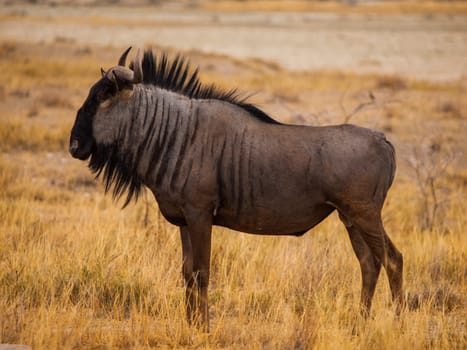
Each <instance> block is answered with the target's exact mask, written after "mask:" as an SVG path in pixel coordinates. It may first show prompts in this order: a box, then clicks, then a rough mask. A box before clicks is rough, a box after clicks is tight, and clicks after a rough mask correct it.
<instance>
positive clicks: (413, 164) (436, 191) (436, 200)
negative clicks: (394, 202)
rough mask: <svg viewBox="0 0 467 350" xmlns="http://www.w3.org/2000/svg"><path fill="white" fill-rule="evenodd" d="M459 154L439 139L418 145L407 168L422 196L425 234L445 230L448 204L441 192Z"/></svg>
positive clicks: (422, 217)
mask: <svg viewBox="0 0 467 350" xmlns="http://www.w3.org/2000/svg"><path fill="white" fill-rule="evenodd" d="M455 157H456V154H455V153H454V151H453V150H452V149H450V148H449V147H446V145H445V144H443V142H442V140H440V139H434V138H432V139H428V142H427V141H426V140H424V141H421V142H420V143H415V144H414V145H413V147H412V153H411V155H410V157H409V158H408V164H409V166H410V168H411V169H412V171H413V173H414V175H415V180H416V184H417V187H418V190H419V194H420V209H419V223H420V227H421V228H422V229H423V230H430V231H431V230H433V229H434V228H435V227H436V226H438V227H442V226H443V220H442V218H443V217H444V214H445V209H446V208H447V206H448V204H449V200H448V198H447V196H446V195H445V194H444V193H443V191H442V186H443V180H445V179H446V178H447V173H448V167H449V165H450V164H451V163H452V162H453V161H454V159H455Z"/></svg>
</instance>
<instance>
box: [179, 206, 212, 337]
mask: <svg viewBox="0 0 467 350" xmlns="http://www.w3.org/2000/svg"><path fill="white" fill-rule="evenodd" d="M185 215H186V222H187V225H186V226H183V227H181V229H180V233H181V237H182V250H183V275H184V278H185V284H186V301H185V304H186V313H187V320H188V322H189V323H190V324H192V323H195V324H197V325H199V326H201V327H202V328H204V329H205V330H206V331H207V330H209V312H208V284H209V270H210V258H211V228H212V216H211V215H210V214H208V213H206V212H203V211H199V210H189V211H187V213H186V214H185Z"/></svg>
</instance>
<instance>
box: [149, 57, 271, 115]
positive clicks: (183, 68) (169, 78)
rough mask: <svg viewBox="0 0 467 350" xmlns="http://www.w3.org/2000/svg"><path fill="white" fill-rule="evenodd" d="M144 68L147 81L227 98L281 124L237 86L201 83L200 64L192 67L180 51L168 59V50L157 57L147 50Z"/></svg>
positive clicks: (185, 92)
mask: <svg viewBox="0 0 467 350" xmlns="http://www.w3.org/2000/svg"><path fill="white" fill-rule="evenodd" d="M142 68H143V83H144V84H148V85H154V86H157V87H160V88H162V89H166V90H170V91H174V92H177V93H179V94H182V95H185V96H187V97H189V98H195V99H216V100H221V101H226V102H229V103H232V104H234V105H236V106H239V107H241V108H243V109H244V110H246V111H247V112H249V113H250V114H251V115H253V116H254V117H256V118H258V119H260V120H262V121H264V122H266V123H271V124H280V123H279V122H278V121H276V120H274V119H273V118H271V117H270V116H269V115H267V114H266V113H264V112H263V111H262V110H260V109H259V108H258V107H256V106H255V105H253V104H251V103H248V102H246V99H245V98H241V97H240V96H239V93H238V91H237V89H232V90H228V91H225V90H222V89H220V88H218V87H216V86H215V85H205V84H202V83H201V82H200V81H199V77H198V68H196V69H194V70H193V69H192V67H191V66H190V64H189V63H188V62H187V60H186V59H185V58H184V57H182V56H180V55H177V56H176V57H175V59H174V60H173V61H169V59H168V57H167V54H165V53H163V54H162V55H161V56H160V57H156V56H154V55H153V53H152V51H151V50H146V51H145V52H144V57H143V61H142ZM190 71H192V73H190Z"/></svg>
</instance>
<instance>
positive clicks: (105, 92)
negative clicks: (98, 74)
mask: <svg viewBox="0 0 467 350" xmlns="http://www.w3.org/2000/svg"><path fill="white" fill-rule="evenodd" d="M116 92H117V88H116V86H115V84H105V85H104V86H102V87H101V88H100V89H99V91H97V93H96V97H97V99H98V100H99V101H101V102H102V101H105V100H107V99H109V98H111V97H112V96H114V95H115V93H116Z"/></svg>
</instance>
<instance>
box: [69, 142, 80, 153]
mask: <svg viewBox="0 0 467 350" xmlns="http://www.w3.org/2000/svg"><path fill="white" fill-rule="evenodd" d="M78 148H79V141H78V140H77V139H73V140H72V141H71V142H70V153H71V154H72V155H75V154H76V152H77V151H78Z"/></svg>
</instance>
